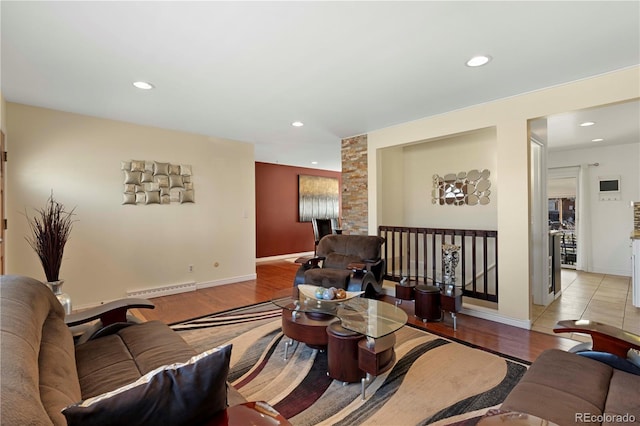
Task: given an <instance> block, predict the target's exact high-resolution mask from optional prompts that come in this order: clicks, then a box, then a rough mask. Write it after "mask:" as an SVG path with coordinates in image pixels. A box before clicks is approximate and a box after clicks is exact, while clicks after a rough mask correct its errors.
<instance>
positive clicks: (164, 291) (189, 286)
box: [127, 281, 196, 299]
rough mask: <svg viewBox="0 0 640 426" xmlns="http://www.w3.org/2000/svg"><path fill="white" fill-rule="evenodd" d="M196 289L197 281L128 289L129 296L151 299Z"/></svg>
mask: <svg viewBox="0 0 640 426" xmlns="http://www.w3.org/2000/svg"><path fill="white" fill-rule="evenodd" d="M189 291H196V282H195V281H191V282H186V283H182V284H169V285H163V286H159V287H150V288H145V289H141V290H127V297H142V298H146V299H151V298H154V297H160V296H168V295H170V294H178V293H186V292H189Z"/></svg>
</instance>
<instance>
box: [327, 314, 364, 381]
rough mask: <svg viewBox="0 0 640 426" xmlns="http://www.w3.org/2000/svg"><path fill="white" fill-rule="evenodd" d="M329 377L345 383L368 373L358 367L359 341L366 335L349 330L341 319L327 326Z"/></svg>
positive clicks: (358, 379)
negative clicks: (341, 323)
mask: <svg viewBox="0 0 640 426" xmlns="http://www.w3.org/2000/svg"><path fill="white" fill-rule="evenodd" d="M327 335H328V344H327V359H328V363H329V371H328V374H329V377H331V378H332V379H335V380H340V381H341V382H345V383H353V382H359V381H360V379H362V378H363V377H364V376H365V375H366V373H365V372H364V371H362V370H360V368H358V342H359V341H360V340H362V339H364V338H365V337H364V336H363V335H362V334H360V333H356V332H355V331H351V330H347V329H346V328H344V327H342V325H340V322H339V321H336V322H333V323H331V325H329V326H328V327H327Z"/></svg>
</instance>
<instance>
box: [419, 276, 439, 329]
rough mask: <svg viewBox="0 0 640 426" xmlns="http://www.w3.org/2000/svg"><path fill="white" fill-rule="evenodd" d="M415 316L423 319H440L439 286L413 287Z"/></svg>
mask: <svg viewBox="0 0 640 426" xmlns="http://www.w3.org/2000/svg"><path fill="white" fill-rule="evenodd" d="M415 297H416V310H415V313H416V316H417V317H418V318H420V319H422V320H423V321H440V319H441V318H442V312H441V310H440V287H436V286H434V285H419V286H416V288H415Z"/></svg>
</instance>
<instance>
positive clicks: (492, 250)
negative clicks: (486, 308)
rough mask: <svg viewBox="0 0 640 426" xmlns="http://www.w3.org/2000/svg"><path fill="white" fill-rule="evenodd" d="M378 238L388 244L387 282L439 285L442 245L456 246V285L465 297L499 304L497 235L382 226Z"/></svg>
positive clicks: (384, 254) (484, 231)
mask: <svg viewBox="0 0 640 426" xmlns="http://www.w3.org/2000/svg"><path fill="white" fill-rule="evenodd" d="M378 235H379V236H381V237H383V238H385V240H386V243H385V245H384V248H383V253H382V257H383V259H384V260H385V271H384V278H385V279H386V280H390V281H396V282H399V281H400V280H401V279H402V278H403V277H407V278H408V279H409V280H413V281H418V282H424V283H433V282H434V281H436V282H438V281H440V279H441V277H442V275H443V266H442V249H441V247H442V244H445V243H450V244H456V245H459V246H460V261H459V263H458V267H457V268H456V285H457V286H460V287H462V291H463V295H464V296H467V297H472V298H474V299H481V300H487V301H490V302H497V301H498V232H497V231H488V230H475V229H445V228H418V227H405V226H384V225H381V226H379V227H378Z"/></svg>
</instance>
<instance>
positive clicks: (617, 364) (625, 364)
mask: <svg viewBox="0 0 640 426" xmlns="http://www.w3.org/2000/svg"><path fill="white" fill-rule="evenodd" d="M578 355H581V356H584V357H587V358H591V359H594V360H596V361H600V362H604V363H605V364H607V365H609V366H610V367H613V368H615V369H616V370H622V371H625V372H627V373H631V374H635V375H637V376H640V367H638V366H637V365H635V364H633V363H632V362H630V361H629V360H626V359H624V358H620V357H619V356H617V355H614V354H610V353H608V352H596V351H584V352H578Z"/></svg>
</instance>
